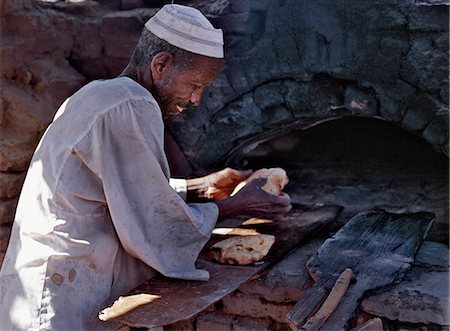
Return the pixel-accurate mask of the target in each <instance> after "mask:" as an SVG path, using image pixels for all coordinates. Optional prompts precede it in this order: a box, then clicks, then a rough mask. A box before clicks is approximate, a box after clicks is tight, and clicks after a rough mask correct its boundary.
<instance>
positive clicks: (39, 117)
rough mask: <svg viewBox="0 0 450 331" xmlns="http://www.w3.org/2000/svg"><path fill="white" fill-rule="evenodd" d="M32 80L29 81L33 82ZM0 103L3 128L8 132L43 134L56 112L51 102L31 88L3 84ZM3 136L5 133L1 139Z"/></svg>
mask: <svg viewBox="0 0 450 331" xmlns="http://www.w3.org/2000/svg"><path fill="white" fill-rule="evenodd" d="M31 75H32V74H31ZM32 77H33V76H32ZM23 79H25V78H23ZM33 79H34V78H31V79H30V80H31V81H33ZM1 102H2V103H3V109H4V110H5V112H4V116H3V123H4V126H6V127H7V128H8V130H9V131H11V130H15V131H16V132H20V133H22V134H32V135H36V134H38V133H39V132H43V131H44V130H45V128H46V127H47V125H48V124H49V123H50V121H51V119H52V117H53V114H54V113H55V111H56V109H55V107H54V105H53V104H52V102H49V100H48V99H46V98H43V96H42V94H41V93H38V92H36V91H35V90H34V89H33V88H31V86H18V85H15V84H8V83H5V84H4V85H3V86H2V94H1ZM5 135H6V133H5V134H4V135H3V138H4V137H5ZM34 139H36V138H34Z"/></svg>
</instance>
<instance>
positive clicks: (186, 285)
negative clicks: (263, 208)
mask: <svg viewBox="0 0 450 331" xmlns="http://www.w3.org/2000/svg"><path fill="white" fill-rule="evenodd" d="M293 207H294V208H293V210H292V211H291V212H290V213H289V214H287V215H286V216H284V217H280V218H279V219H277V220H267V221H266V222H259V223H261V224H255V223H258V222H251V221H250V222H244V223H245V224H244V225H243V227H244V228H249V227H250V228H254V229H256V230H257V231H258V232H260V233H267V234H274V235H275V237H276V240H275V243H274V245H273V247H272V249H271V250H270V252H269V254H268V255H267V256H266V257H265V258H264V259H263V260H262V261H260V262H258V263H257V264H253V265H249V266H231V265H222V264H218V263H215V262H213V261H211V260H210V255H209V254H208V247H210V246H211V245H212V244H213V243H214V242H216V241H217V237H214V238H212V239H211V242H210V243H209V244H207V245H206V247H205V251H204V252H203V253H202V254H201V257H200V258H199V260H198V262H197V267H198V268H201V269H205V270H208V272H209V273H210V276H211V278H210V280H209V281H207V282H199V281H185V280H176V279H169V278H166V277H163V276H160V275H159V276H157V277H155V278H152V279H150V280H148V281H146V282H145V283H144V284H142V285H141V286H139V287H138V288H136V289H135V290H133V291H132V292H131V293H129V294H137V293H148V294H153V295H158V296H160V297H161V298H160V299H158V300H155V301H153V302H151V303H149V304H146V305H142V306H140V307H138V308H136V309H134V310H132V311H130V312H128V313H126V314H124V315H122V316H119V317H117V318H115V319H113V320H114V321H117V322H120V323H123V324H126V325H128V326H131V327H145V328H152V327H158V326H163V325H168V324H172V323H175V322H178V321H181V320H185V319H188V318H190V317H192V316H194V315H196V314H198V313H199V312H201V311H202V310H204V309H205V308H206V307H208V306H209V305H211V304H213V303H214V302H216V301H219V300H220V299H222V298H223V297H224V296H226V295H227V294H229V293H231V292H233V291H234V290H236V289H237V288H238V287H239V286H240V285H241V284H242V283H244V282H245V281H247V280H249V279H250V278H252V277H255V276H256V275H258V274H259V273H261V272H262V271H264V270H265V269H266V268H268V267H269V266H270V265H272V264H273V263H274V262H276V261H278V260H279V259H280V258H281V257H282V256H284V255H286V254H287V253H289V252H290V251H291V250H293V249H294V248H296V247H297V246H298V245H299V244H300V243H302V242H306V241H307V240H309V239H310V238H311V237H312V236H313V235H314V234H315V233H317V231H319V230H321V229H322V228H323V227H324V226H326V225H328V224H329V223H331V222H332V221H333V220H335V219H336V217H337V215H339V213H340V212H341V210H342V208H341V207H340V206H302V205H294V206H293ZM244 220H245V219H241V220H240V221H239V223H242V222H243V221H244ZM231 223H233V224H236V222H231ZM220 226H221V227H223V224H221V225H220ZM222 238H223V236H222Z"/></svg>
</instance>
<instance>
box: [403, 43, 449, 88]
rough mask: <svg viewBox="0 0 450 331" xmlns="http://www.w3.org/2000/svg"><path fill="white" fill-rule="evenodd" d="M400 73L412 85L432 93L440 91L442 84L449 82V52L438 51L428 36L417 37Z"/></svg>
mask: <svg viewBox="0 0 450 331" xmlns="http://www.w3.org/2000/svg"><path fill="white" fill-rule="evenodd" d="M400 73H401V77H402V79H404V80H405V81H407V82H408V83H410V84H412V85H418V86H419V87H420V88H421V89H423V90H426V91H430V92H435V91H439V89H440V88H441V86H442V83H443V82H448V51H443V50H439V49H437V48H436V46H435V44H434V43H433V39H432V38H430V37H428V36H423V35H419V36H415V37H414V38H413V39H412V41H411V47H410V49H409V51H408V53H407V55H406V57H405V58H404V60H403V62H402V65H401V68H400Z"/></svg>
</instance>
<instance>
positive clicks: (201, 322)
mask: <svg viewBox="0 0 450 331" xmlns="http://www.w3.org/2000/svg"><path fill="white" fill-rule="evenodd" d="M233 320H234V317H233V316H231V315H227V314H224V313H222V312H219V311H215V312H212V313H207V314H200V315H199V316H198V317H197V320H196V330H197V331H211V330H214V331H233Z"/></svg>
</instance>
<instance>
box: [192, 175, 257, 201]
mask: <svg viewBox="0 0 450 331" xmlns="http://www.w3.org/2000/svg"><path fill="white" fill-rule="evenodd" d="M252 173H253V171H252V170H235V169H231V168H225V169H223V170H221V171H218V172H214V173H212V174H210V175H207V176H205V177H201V178H198V179H188V180H187V185H188V193H190V195H191V196H192V193H194V192H195V196H196V197H197V198H203V199H208V200H223V199H226V198H228V197H230V194H231V192H233V190H234V188H235V187H236V185H237V184H239V183H240V182H242V181H243V180H245V179H247V178H248V176H250V175H251V174H252Z"/></svg>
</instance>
